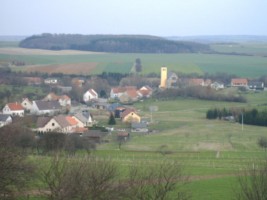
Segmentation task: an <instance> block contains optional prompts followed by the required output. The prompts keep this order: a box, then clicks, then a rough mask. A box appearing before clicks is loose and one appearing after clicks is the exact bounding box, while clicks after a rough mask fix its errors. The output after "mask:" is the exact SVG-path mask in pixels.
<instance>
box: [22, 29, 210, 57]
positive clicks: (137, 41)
mask: <svg viewBox="0 0 267 200" xmlns="http://www.w3.org/2000/svg"><path fill="white" fill-rule="evenodd" d="M19 46H20V47H23V48H33V49H47V50H66V49H71V50H82V51H96V52H114V53H196V52H208V51H210V47H209V46H208V45H204V44H199V43H195V42H186V41H183V42H180V41H170V40H166V39H164V38H161V37H156V36H144V35H78V34H75V35H74V34H47V33H46V34H42V35H34V36H31V37H28V38H26V39H24V40H22V41H21V42H20V44H19Z"/></svg>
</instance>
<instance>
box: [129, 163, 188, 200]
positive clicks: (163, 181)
mask: <svg viewBox="0 0 267 200" xmlns="http://www.w3.org/2000/svg"><path fill="white" fill-rule="evenodd" d="M129 182H130V187H129V188H130V193H131V195H129V197H128V198H129V199H138V200H165V199H177V200H187V199H190V196H189V195H188V193H187V192H186V191H185V190H184V189H183V186H184V185H185V184H186V183H188V177H186V176H183V175H182V167H181V165H180V164H178V163H175V162H172V163H170V162H167V161H166V162H164V163H161V164H159V165H152V166H150V167H148V168H146V169H144V168H142V169H140V168H138V167H136V166H135V167H132V168H131V169H130V173H129ZM170 193H174V196H172V197H170Z"/></svg>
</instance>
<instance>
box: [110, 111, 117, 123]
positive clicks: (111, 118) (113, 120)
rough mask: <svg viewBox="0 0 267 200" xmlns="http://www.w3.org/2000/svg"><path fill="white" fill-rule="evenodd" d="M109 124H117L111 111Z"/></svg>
mask: <svg viewBox="0 0 267 200" xmlns="http://www.w3.org/2000/svg"><path fill="white" fill-rule="evenodd" d="M108 124H109V125H115V124H116V120H115V117H114V115H113V113H110V116H109V120H108Z"/></svg>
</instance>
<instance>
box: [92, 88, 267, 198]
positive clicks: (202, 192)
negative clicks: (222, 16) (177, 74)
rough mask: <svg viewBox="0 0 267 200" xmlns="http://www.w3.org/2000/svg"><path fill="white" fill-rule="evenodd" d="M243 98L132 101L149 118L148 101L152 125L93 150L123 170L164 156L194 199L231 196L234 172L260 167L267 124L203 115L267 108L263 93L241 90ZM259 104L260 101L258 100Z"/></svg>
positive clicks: (149, 163)
mask: <svg viewBox="0 0 267 200" xmlns="http://www.w3.org/2000/svg"><path fill="white" fill-rule="evenodd" d="M246 97H247V99H248V102H247V103H229V102H214V101H202V100H195V99H184V98H178V99H177V100H172V101H157V100H147V101H144V102H140V103H138V104H137V105H136V106H137V108H138V109H139V112H140V114H141V115H142V116H144V117H147V118H151V113H150V112H149V106H151V105H153V106H158V111H157V112H154V113H152V120H153V124H152V125H151V126H150V128H151V129H152V130H157V131H155V132H152V133H150V134H147V135H143V134H135V133H132V134H131V139H130V141H129V142H126V143H125V144H123V145H122V146H121V149H119V147H118V144H117V143H116V142H114V140H115V139H114V137H115V136H112V135H111V136H108V137H110V141H113V142H110V143H106V144H102V145H100V146H98V147H97V151H95V152H94V153H93V154H94V155H97V156H99V157H105V158H112V159H113V160H115V161H116V162H117V163H118V165H119V166H120V167H121V168H122V169H125V168H127V167H128V166H130V165H133V164H136V163H145V166H146V167H149V166H153V165H157V164H159V163H160V162H165V161H177V162H179V163H181V164H182V165H183V168H184V173H185V174H187V175H189V176H190V180H191V182H190V183H189V184H188V185H187V186H186V187H187V189H188V191H189V192H191V194H192V199H194V200H214V199H216V200H224V199H232V198H233V195H234V191H235V190H236V188H237V187H238V186H237V175H238V174H240V173H241V172H242V170H244V169H246V168H247V167H252V166H254V167H256V168H259V167H260V164H259V163H260V162H261V161H263V160H264V159H265V158H266V152H265V151H264V150H263V149H261V148H260V147H259V146H258V144H257V141H258V138H259V137H261V136H266V133H267V128H266V127H258V126H249V125H244V126H243V129H242V125H241V124H239V123H234V122H229V121H224V120H208V119H206V117H205V116H206V111H207V109H209V108H215V107H217V108H224V107H225V108H237V107H238V108H248V107H258V108H261V109H267V106H266V100H267V92H262V93H254V92H251V93H247V94H246ZM263 104H265V105H263Z"/></svg>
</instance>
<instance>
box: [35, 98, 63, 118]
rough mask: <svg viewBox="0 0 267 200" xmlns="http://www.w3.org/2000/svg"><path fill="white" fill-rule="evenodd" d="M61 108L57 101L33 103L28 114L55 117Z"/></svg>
mask: <svg viewBox="0 0 267 200" xmlns="http://www.w3.org/2000/svg"><path fill="white" fill-rule="evenodd" d="M60 111H61V106H60V104H59V102H58V101H33V102H32V109H31V110H30V113H31V114H33V115H49V116H51V115H55V114H57V113H60Z"/></svg>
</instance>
